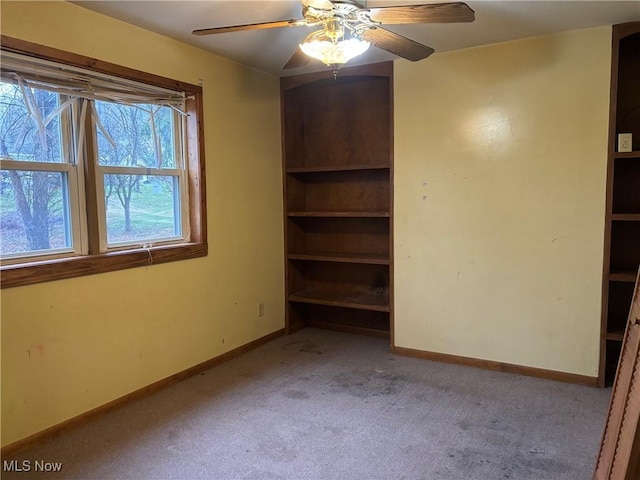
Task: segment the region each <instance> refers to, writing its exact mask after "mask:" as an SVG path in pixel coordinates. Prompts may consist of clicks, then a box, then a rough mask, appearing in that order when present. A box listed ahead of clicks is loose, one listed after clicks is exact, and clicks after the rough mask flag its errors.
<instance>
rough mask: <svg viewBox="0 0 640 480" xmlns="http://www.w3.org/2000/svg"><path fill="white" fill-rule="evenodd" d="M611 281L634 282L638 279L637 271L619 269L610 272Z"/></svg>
mask: <svg viewBox="0 0 640 480" xmlns="http://www.w3.org/2000/svg"><path fill="white" fill-rule="evenodd" d="M609 281H612V282H630V283H634V282H635V281H636V272H634V271H633V270H617V271H613V272H609Z"/></svg>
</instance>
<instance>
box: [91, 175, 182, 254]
mask: <svg viewBox="0 0 640 480" xmlns="http://www.w3.org/2000/svg"><path fill="white" fill-rule="evenodd" d="M104 193H105V205H106V206H107V242H108V243H109V244H113V243H119V242H131V243H133V242H140V243H144V242H146V241H152V240H159V239H165V238H175V237H180V236H181V235H182V231H181V230H182V228H181V226H180V196H179V187H178V177H173V176H157V175H153V176H152V175H149V176H147V175H119V174H118V175H116V174H108V175H105V176H104Z"/></svg>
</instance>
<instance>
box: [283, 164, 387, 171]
mask: <svg viewBox="0 0 640 480" xmlns="http://www.w3.org/2000/svg"><path fill="white" fill-rule="evenodd" d="M390 168H391V166H390V165H324V166H319V167H287V169H286V172H287V173H325V172H350V171H362V170H389V169H390Z"/></svg>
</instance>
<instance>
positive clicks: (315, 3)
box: [300, 0, 334, 10]
mask: <svg viewBox="0 0 640 480" xmlns="http://www.w3.org/2000/svg"><path fill="white" fill-rule="evenodd" d="M300 3H301V4H302V5H304V6H305V7H311V8H313V9H315V10H333V8H334V7H333V3H331V2H330V1H329V0H300Z"/></svg>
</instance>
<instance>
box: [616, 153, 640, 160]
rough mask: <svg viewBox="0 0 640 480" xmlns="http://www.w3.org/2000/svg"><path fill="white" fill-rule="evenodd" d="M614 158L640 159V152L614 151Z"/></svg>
mask: <svg viewBox="0 0 640 480" xmlns="http://www.w3.org/2000/svg"><path fill="white" fill-rule="evenodd" d="M613 158H638V159H639V160H640V152H614V154H613Z"/></svg>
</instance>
